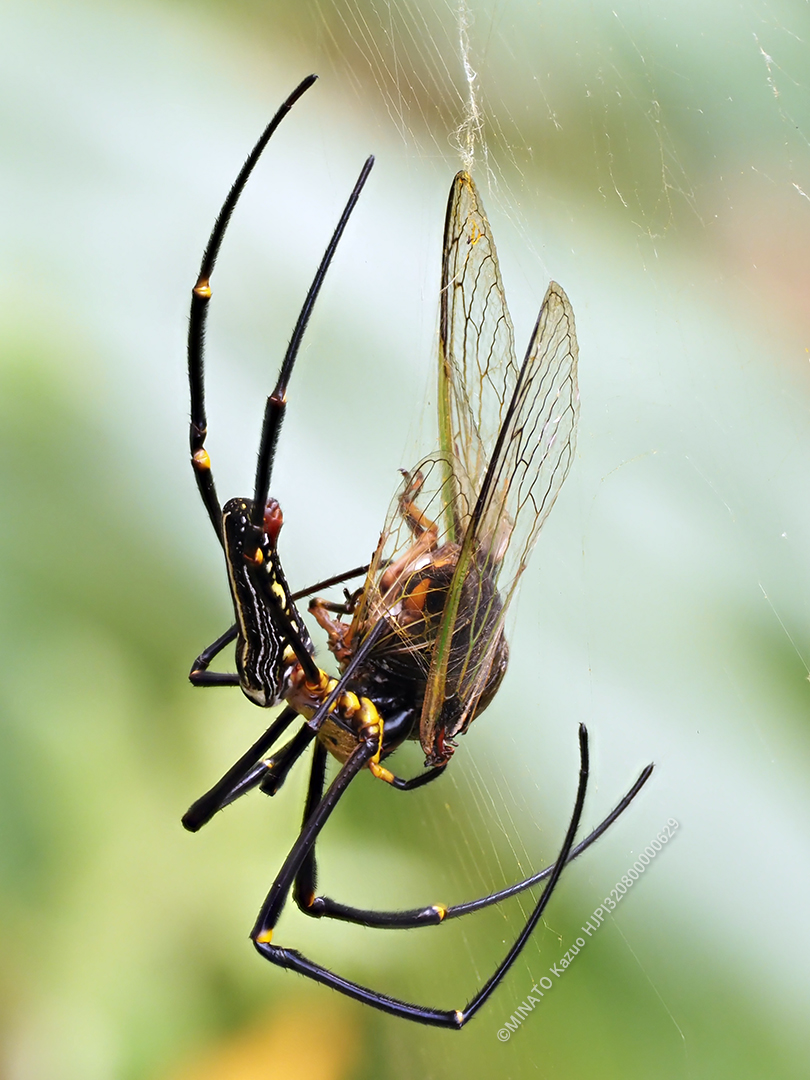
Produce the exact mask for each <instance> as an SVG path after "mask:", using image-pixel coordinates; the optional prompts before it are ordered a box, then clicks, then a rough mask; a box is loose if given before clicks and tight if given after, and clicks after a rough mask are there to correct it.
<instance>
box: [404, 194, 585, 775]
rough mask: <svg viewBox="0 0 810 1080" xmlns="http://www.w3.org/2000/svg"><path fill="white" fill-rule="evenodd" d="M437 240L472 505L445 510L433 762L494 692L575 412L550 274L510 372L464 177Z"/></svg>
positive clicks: (475, 208)
mask: <svg viewBox="0 0 810 1080" xmlns="http://www.w3.org/2000/svg"><path fill="white" fill-rule="evenodd" d="M465 215H466V216H465ZM445 244H446V250H445V260H444V265H445V272H446V274H447V275H448V276H447V277H446V278H445V279H443V281H442V288H443V297H446V301H444V300H443V307H442V330H443V332H442V335H441V348H442V354H441V355H440V376H439V378H440V411H439V417H440V427H441V428H442V431H443V435H442V438H443V439H446V440H448V442H447V444H446V445H447V451H446V454H445V457H446V460H447V461H448V464H449V466H450V468H451V469H452V470H453V471H454V472H455V474H456V480H455V483H456V485H457V488H458V491H459V494H460V497H459V498H454V500H453V504H452V505H453V506H454V507H459V506H463V505H464V504H465V503H466V502H467V501H468V500H470V502H471V505H472V510H471V513H470V515H469V517H468V518H467V520H466V523H465V522H464V521H463V520H460V519H459V517H458V515H456V522H455V525H456V527H457V528H458V536H459V544H460V550H459V554H458V559H457V562H456V568H455V573H454V575H453V580H452V582H451V584H450V586H449V588H448V592H447V599H446V603H445V606H444V611H443V616H442V625H441V627H440V628H439V631H438V633H437V635H436V644H435V648H434V651H433V656H432V659H431V669H430V674H429V677H428V681H427V688H426V693H425V699H424V703H423V709H422V719H421V728H420V739H421V742H422V746H423V748H424V749H425V753H426V755H427V758H428V761H431V762H434V763H437V762H439V761H442V760H446V759H447V758H448V757H449V756H450V754H451V753H452V744H451V745H450V746H447V743H448V742H449V741H450V740H452V738H453V737H454V736H455V735H457V734H459V733H460V732H463V731H464V730H465V729H466V727H467V726H468V725H469V723H470V721H471V720H472V718H473V716H474V715H475V712H476V710H479V709H480V707H482V706H483V705H485V704H486V700H485V699H486V698H487V697H488V696H491V694H492V693H493V692H494V689H492V687H493V683H494V688H497V682H498V681H499V678H500V675H498V674H497V672H496V670H495V669H496V668H500V669H501V670H502V668H503V667H504V666H505V663H506V652H505V645H504V642H503V619H504V615H505V612H506V609H507V607H508V605H509V603H510V601H511V599H512V596H513V595H514V592H515V589H516V587H517V583H518V581H519V579H520V575H521V574H522V573H523V570H524V569H525V568H526V564H527V562H528V559H529V556H530V554H531V550H532V548H533V546H534V543H535V541H536V540H537V535H538V533H539V531H540V528H541V527H542V525H543V522H544V521H545V519H546V517H547V516H548V513H549V511H550V510H551V507H552V506H553V505H554V501H555V499H556V498H557V494H558V493H559V490H560V487H561V485H562V483H563V480H564V479H565V477H566V476H567V474H568V470H569V468H570V464H571V460H572V458H573V453H574V443H575V436H576V421H577V415H578V410H579V393H578V388H577V377H576V367H577V357H578V347H577V341H576V331H575V327H574V315H573V311H572V309H571V305H570V303H569V301H568V298H567V296H566V295H565V293H564V291H563V290H562V289H561V288H560V286H559V285H557V284H556V283H555V282H552V283H551V284H550V285H549V288H548V291H547V292H546V296H545V299H544V301H543V305H542V307H541V309H540V314H539V316H538V319H537V323H536V325H535V328H534V332H533V334H532V337H531V341H530V344H529V348H528V350H527V353H526V358H525V360H524V362H523V365H522V367H521V368H520V371H519V372H517V373H516V372H515V363H514V354H513V350H512V344H511V343H512V327H511V322H510V320H509V315H508V312H507V309H506V303H505V300H504V297H503V288H502V285H501V279H500V273H499V270H498V262H497V255H496V252H495V245H494V243H493V241H492V236H491V234H490V232H489V226H488V223H487V219H486V216H485V214H484V212H483V208H482V207H481V204H480V199H479V197H478V195H477V192H476V189H475V185H474V183H473V181H472V179H471V178H470V177H469V176H467V175H466V174H464V173H461V174H459V176H457V177H456V180H455V182H454V185H453V190H452V191H451V197H450V203H449V206H448V216H447V226H446V231H445ZM448 248H449V253H448V250H447V249H448ZM445 304H446V310H445ZM445 327H446V328H447V332H446V334H445V332H444V328H445ZM482 333H483V340H482V337H481V335H482ZM498 349H500V350H501V354H500V355H497V350H498ZM442 396H444V401H442ZM495 418H497V419H495ZM494 419H495V423H497V425H498V428H497V435H496V437H495V439H494V445H493V443H492V442H490V441H489V438H490V436H489V431H490V430H492V423H493V420H494ZM465 436H471V438H470V442H469V443H465V442H464V438H465ZM470 447H472V449H471V448H470ZM482 462H485V464H484V466H483V468H482ZM450 483H451V484H452V481H450ZM473 494H474V495H475V501H474V503H473V502H472V498H473ZM462 649H463V650H464V651H463V652H462ZM496 675H497V678H496Z"/></svg>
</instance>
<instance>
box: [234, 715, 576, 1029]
mask: <svg viewBox="0 0 810 1080" xmlns="http://www.w3.org/2000/svg"><path fill="white" fill-rule="evenodd" d="M579 747H580V770H579V785H578V788H577V798H576V802H575V804H574V811H573V814H572V816H571V821H570V824H569V826H568V831H567V833H566V835H565V840H564V842H563V845H562V848H561V849H560V853H559V855H558V857H557V861H556V862H555V863H554V867H553V869H552V871H551V874H550V876H549V881H548V884H547V886H546V888H545V889H544V890H543V895H542V896H541V897H540V899H539V900H538V902H537V904H536V905H535V907H534V910H533V911H532V913H531V915H530V916H529V918H528V919H527V921H526V923H525V925H524V927H523V929H522V931H521V932H520V934H519V935H518V937H517V939H516V941H515V943H514V944H513V945H512V948H511V949H510V950H509V952H508V953H507V954H506V956H505V957H504V959H503V960H502V961H501V963H500V964H499V965H498V967H497V968H496V970H495V972H494V973H493V974H492V975H491V976H490V978H489V979H488V980H487V981H486V983H485V984H484V985H483V986H482V987H481V989H480V990H479V991H478V992H477V993H476V994H475V995H474V996H473V997H472V998H471V999H470V1001H469V1002H468V1003H467V1005H466V1006H465V1008H464V1009H462V1010H456V1009H448V1010H444V1009H431V1008H426V1007H424V1006H421V1005H412V1004H410V1003H408V1002H406V1001H401V1000H399V999H398V998H394V997H389V996H388V995H387V994H381V993H378V992H377V991H375V990H371V989H369V988H368V987H365V986H361V985H360V984H359V983H355V982H351V981H350V980H348V979H344V978H342V977H341V976H339V975H336V974H334V972H331V971H329V970H328V968H325V967H323V966H322V965H320V964H316V963H314V962H313V961H311V960H309V959H308V958H307V957H305V956H303V955H302V954H301V953H299V952H298V951H297V950H295V949H283V948H280V947H279V946H278V945H273V944H271V937H272V927H273V926H274V925H275V922H276V921H277V920H278V916H279V914H280V912H281V909H282V907H283V904H284V900H285V899H286V896H287V893H288V892H289V889H290V885H291V882H292V879H293V878H294V877H295V875H296V873H297V872H298V870H299V869H300V867H301V866H302V865H303V864H304V861H305V860H306V857H307V853H308V852H309V849H310V848H311V847H312V845H313V844H314V842H315V839H316V837H317V835H318V833H319V832H320V830H321V828H322V827H323V825H324V823H325V822H326V819H327V818H328V816H329V814H330V813H331V811H332V810H333V809H334V806H335V804H336V803H337V801H338V799H339V798H340V796H341V795H342V794H343V792H344V791H345V789H346V787H347V786H348V784H349V783H350V781H351V780H352V779H353V777H354V776H355V775H356V774H357V772H359V771H360V769H362V768H363V767H364V766H365V765H366V764H367V762H368V761H370V760H371V758H372V757H373V755H374V750H375V741H374V740H373V739H367V740H366V741H365V742H363V743H360V744H359V745H358V747H357V749H356V750H355V751H354V752H353V753H352V754H351V756H350V757H349V759H348V760H347V762H346V764H345V765H344V766H343V768H342V769H341V771H340V773H338V776H337V777H336V779H335V780H334V781H333V783H332V785H331V786H330V788H329V790H328V791H327V793H326V795H325V796H324V797H323V798H322V799H321V800H320V802H319V804H318V806H317V808H316V809H315V811H314V812H313V813H312V814H311V815H310V817H309V819H308V821H307V823H306V825H305V826H304V828H303V829H302V831H301V835H300V836H299V838H298V840H297V841H296V843H295V844H294V845H293V849H292V851H291V852H290V854H289V855H288V856H287V859H286V861H285V863H284V866H283V867H282V868H281V872H280V873H279V876H278V877H277V878H276V880H275V882H274V883H273V886H272V888H271V890H270V893H269V894H268V897H267V900H266V901H265V904H264V906H263V908H262V910H261V912H260V914H259V918H258V920H257V922H256V925H255V926H254V928H253V931H252V933H251V937H252V938H253V942H254V944H255V946H256V949H257V950H258V951H259V952H260V953H261V955H262V956H264V958H265V959H266V960H269V961H270V962H271V963H272V964H275V965H277V966H278V967H283V968H289V969H290V970H292V971H297V972H298V973H299V974H301V975H306V976H307V977H308V978H310V979H313V980H314V981H315V982H319V983H321V984H323V985H324V986H330V987H331V988H332V989H333V990H338V991H339V992H340V993H342V994H345V995H346V996H347V997H351V998H354V999H355V1000H356V1001H361V1002H363V1003H364V1004H366V1005H370V1006H372V1007H373V1008H375V1009H380V1010H381V1011H382V1012H387V1013H391V1014H392V1015H394V1016H400V1017H402V1018H403V1019H406V1020H414V1021H415V1022H417V1023H421V1024H428V1025H431V1026H434V1027H446V1028H454V1029H456V1030H458V1029H459V1028H461V1027H463V1026H464V1024H466V1023H467V1021H468V1020H470V1019H472V1017H473V1016H474V1015H475V1014H476V1013H477V1012H478V1010H479V1009H480V1008H481V1007H482V1006H483V1005H484V1004H485V1002H486V1001H487V1000H488V998H489V997H490V995H491V994H492V993H493V991H494V990H495V989H496V987H497V986H498V984H499V983H500V982H501V980H502V979H503V978H504V976H505V975H506V974H507V972H508V971H509V969H510V968H511V967H512V965H513V964H514V962H515V960H516V959H517V957H518V956H519V955H520V952H521V951H522V949H523V947H524V946H525V944H526V942H527V941H528V939H529V937H530V936H531V934H532V932H533V931H534V929H535V927H536V926H537V923H538V922H539V920H540V918H541V917H542V915H543V912H544V911H545V909H546V906H547V904H548V902H549V900H550V899H551V896H552V893H553V892H554V889H555V887H556V885H557V882H558V881H559V878H560V875H561V874H562V871H563V869H564V867H565V864H566V862H567V861H568V857H569V854H570V851H571V848H572V845H573V842H574V836H575V834H576V831H577V828H578V827H579V820H580V817H581V816H582V807H583V804H584V802H585V792H586V790H587V786H588V733H587V731H586V729H585V725H584V724H581V725H580V728H579Z"/></svg>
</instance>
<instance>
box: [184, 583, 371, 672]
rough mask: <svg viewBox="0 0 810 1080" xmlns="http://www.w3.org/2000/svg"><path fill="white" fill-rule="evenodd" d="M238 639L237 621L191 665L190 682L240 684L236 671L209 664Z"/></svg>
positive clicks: (301, 593) (296, 596)
mask: <svg viewBox="0 0 810 1080" xmlns="http://www.w3.org/2000/svg"><path fill="white" fill-rule="evenodd" d="M367 570H368V563H366V565H365V566H355V567H354V568H353V569H351V570H346V571H344V572H343V573H342V574H335V575H334V576H333V577H330V578H324V580H323V581H316V582H315V584H314V585H309V586H308V587H307V588H306V589H299V590H298V592H294V593H292V594H291V596H290V600H292V601H293V602H295V601H296V600H301V599H303V598H304V597H306V596H312V594H313V593H316V592H321V591H322V590H323V589H329V588H331V587H332V586H333V585H341V584H342V583H343V582H344V581H351V580H352V578H356V577H360V576H361V575H362V574H365V573H366V571H367ZM235 640H236V623H234V624H233V626H231V627H229V628H228V629H227V630H226V631H225V633H224V634H222V636H221V637H218V638H217V640H216V641H215V642H213V643H212V644H211V645H209V646H208V647H207V648H206V649H203V651H202V652H201V653H200V655H199V656H198V657H197V659H196V660H195V661H194V663H193V664H192V665H191V671H190V672H189V674H188V679H189V682H190V683H191V684H192V686H238V685H239V676H238V675H237V674H236V672H224V671H223V672H220V671H209V670H208V666H209V664H210V663H211V661H212V660H213V659H214V657H215V656H217V655H218V654H219V653H220V652H222V650H223V649H224V648H225V646H226V645H230V643H231V642H232V641H235Z"/></svg>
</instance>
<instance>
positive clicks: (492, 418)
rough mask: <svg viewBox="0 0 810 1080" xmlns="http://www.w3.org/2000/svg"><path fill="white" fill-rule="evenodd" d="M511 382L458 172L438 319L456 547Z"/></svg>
mask: <svg viewBox="0 0 810 1080" xmlns="http://www.w3.org/2000/svg"><path fill="white" fill-rule="evenodd" d="M517 378H518V366H517V363H516V361H515V333H514V330H513V328H512V320H511V318H510V317H509V311H508V309H507V306H506V297H505V295H504V291H503V282H502V281H501V274H500V269H499V267H498V256H497V253H496V251H495V243H494V241H493V239H492V232H491V230H490V227H489V222H488V221H487V216H486V214H485V212H484V208H483V206H482V204H481V200H480V198H479V195H478V190H477V188H476V186H475V184H474V183H473V180H472V177H471V176H470V175H469V174H468V173H465V172H460V173H458V175H457V176H456V178H455V180H454V181H453V185H452V187H451V189H450V197H449V199H448V202H447V215H446V218H445V225H444V244H443V249H442V282H441V314H440V321H439V446H440V449H441V452H442V454H443V455H444V458H445V461H446V462H447V463H448V470H449V472H448V477H449V478H450V483H451V485H453V486H454V487H455V488H456V489H457V491H458V496H459V497H458V498H453V499H451V500H449V502H448V507H447V509H448V517H449V520H448V532H449V533H450V535H451V538H452V539H454V540H455V541H457V542H458V543H460V542H461V540H462V539H463V537H464V531H465V528H466V524H467V521H468V520H469V516H470V514H471V513H472V508H473V506H474V505H475V501H476V499H477V497H478V492H479V490H480V486H481V482H482V480H483V478H484V475H485V473H486V470H487V466H488V465H489V458H490V454H491V453H492V447H493V445H494V443H495V439H496V437H497V434H498V431H499V430H500V428H501V425H502V424H503V419H504V413H505V409H506V404H507V403H508V401H509V399H510V398H511V396H512V392H513V391H514V387H515V385H516V383H517ZM454 534H455V535H454Z"/></svg>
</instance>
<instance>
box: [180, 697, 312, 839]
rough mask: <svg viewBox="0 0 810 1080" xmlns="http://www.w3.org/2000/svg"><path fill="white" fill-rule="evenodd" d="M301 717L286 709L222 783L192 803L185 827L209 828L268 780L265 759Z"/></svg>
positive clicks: (233, 767)
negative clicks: (220, 813) (227, 808)
mask: <svg viewBox="0 0 810 1080" xmlns="http://www.w3.org/2000/svg"><path fill="white" fill-rule="evenodd" d="M297 715H298V713H297V712H296V711H295V709H291V708H286V709H284V710H283V711H282V712H281V713H280V714H279V715H278V716H277V717H276V719H275V720H274V721H273V723H272V724H271V725H270V727H269V728H268V729H267V731H265V732H264V733H263V734H262V735H261V736H260V737H259V738H258V739H257V740H256V742H255V743H254V744H253V746H251V748H250V749H249V750H248V751H246V752H245V753H244V754H243V755H242V756H241V757H240V758H239V760H238V761H237V762H236V764H235V765H232V766H231V768H230V769H228V771H227V772H226V773H225V775H224V776H223V777H222V779H221V780H218V781H217V783H216V784H214V786H213V787H212V788H211V789H210V790H209V791H206V793H205V794H204V795H201V796H200V798H199V799H197V800H196V802H194V803H192V805H191V806H190V807H189V809H188V810H187V811H186V812H185V814H184V815H183V819H182V820H183V827H184V828H185V829H188V831H189V832H197V831H198V830H199V829H201V828H202V827H203V825H205V824H207V823H208V822H209V821H210V820H211V818H212V817H213V816H214V814H216V813H217V811H218V810H222V809H223V807H225V806H227V805H228V804H229V803H232V802H233V801H234V799H238V798H239V796H240V795H244V794H245V792H247V791H250V789H251V788H252V787H255V786H256V784H258V783H259V782H260V781H261V780H262V778H263V777H264V775H265V773H266V771H267V769H266V767H265V766H264V763H263V762H262V763H261V765H262V767H261V768H259V767H258V763H259V762H260V759H261V758H262V757H264V755H265V754H266V753H267V751H268V750H269V749H270V747H271V746H272V745H273V743H275V742H277V741H278V739H279V738H281V736H282V735H283V734H284V732H285V731H286V730H287V728H288V727H289V726H290V724H291V723H292V722H293V720H294V719H295V718H296V716H297Z"/></svg>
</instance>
